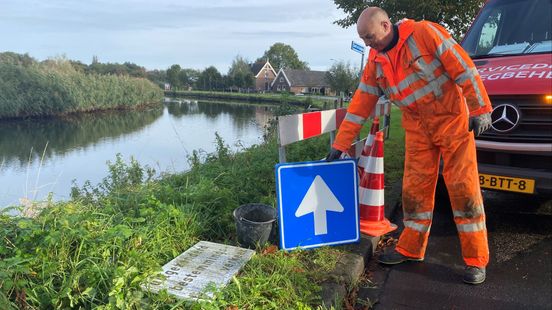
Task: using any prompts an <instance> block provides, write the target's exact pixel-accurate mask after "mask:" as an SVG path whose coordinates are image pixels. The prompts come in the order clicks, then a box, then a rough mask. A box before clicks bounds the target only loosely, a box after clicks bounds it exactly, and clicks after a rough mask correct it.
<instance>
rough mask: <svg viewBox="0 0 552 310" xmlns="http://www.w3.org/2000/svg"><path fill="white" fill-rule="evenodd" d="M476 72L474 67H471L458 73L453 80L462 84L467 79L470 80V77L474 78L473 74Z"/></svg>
mask: <svg viewBox="0 0 552 310" xmlns="http://www.w3.org/2000/svg"><path fill="white" fill-rule="evenodd" d="M476 73H477V69H476V68H471V69H470V70H468V71H465V72H464V73H462V74H460V75H459V76H458V77H457V78H456V80H454V82H455V83H456V84H458V85H462V84H464V82H466V81H467V80H471V79H472V78H475V74H476Z"/></svg>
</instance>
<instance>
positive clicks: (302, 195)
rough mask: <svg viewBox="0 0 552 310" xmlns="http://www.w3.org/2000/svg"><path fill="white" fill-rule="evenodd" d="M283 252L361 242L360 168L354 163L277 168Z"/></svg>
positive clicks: (313, 163) (307, 164) (277, 166)
mask: <svg viewBox="0 0 552 310" xmlns="http://www.w3.org/2000/svg"><path fill="white" fill-rule="evenodd" d="M276 193H277V196H278V212H279V217H278V221H279V226H280V248H281V249H284V250H292V249H295V248H298V247H301V248H314V247H319V246H324V245H337V244H345V243H352V242H357V241H358V240H359V238H360V233H359V220H358V180H357V166H356V161H355V160H353V159H344V160H336V161H331V162H326V161H316V162H303V163H284V164H278V165H276Z"/></svg>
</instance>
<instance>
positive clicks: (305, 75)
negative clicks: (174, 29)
mask: <svg viewBox="0 0 552 310" xmlns="http://www.w3.org/2000/svg"><path fill="white" fill-rule="evenodd" d="M326 72H327V71H310V70H294V69H284V70H283V73H284V75H285V77H286V79H287V80H288V82H289V84H290V86H304V87H319V86H330V84H329V83H328V81H326Z"/></svg>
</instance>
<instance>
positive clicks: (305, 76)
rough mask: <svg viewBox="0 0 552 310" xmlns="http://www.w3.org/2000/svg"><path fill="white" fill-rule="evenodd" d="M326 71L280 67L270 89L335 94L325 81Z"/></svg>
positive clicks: (299, 92) (298, 92) (300, 92)
mask: <svg viewBox="0 0 552 310" xmlns="http://www.w3.org/2000/svg"><path fill="white" fill-rule="evenodd" d="M326 73H327V71H311V70H295V69H280V71H278V74H277V75H276V78H275V79H274V82H272V85H271V89H272V91H287V92H292V93H294V94H296V95H297V94H319V95H325V96H335V91H333V90H332V89H331V88H330V84H329V83H328V82H327V81H326Z"/></svg>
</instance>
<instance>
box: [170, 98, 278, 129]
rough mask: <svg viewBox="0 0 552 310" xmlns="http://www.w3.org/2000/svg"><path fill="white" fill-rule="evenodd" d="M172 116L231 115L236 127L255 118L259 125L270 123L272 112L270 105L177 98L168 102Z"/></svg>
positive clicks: (216, 116) (242, 126) (249, 122)
mask: <svg viewBox="0 0 552 310" xmlns="http://www.w3.org/2000/svg"><path fill="white" fill-rule="evenodd" d="M165 104H166V105H167V109H168V111H169V113H170V114H171V115H172V116H175V117H177V118H181V117H183V116H186V115H194V114H202V115H205V116H206V117H207V118H209V119H215V118H219V117H221V116H225V115H227V116H231V117H232V121H233V124H234V126H235V127H237V128H244V127H247V126H249V125H250V124H251V121H252V120H254V121H255V122H256V123H257V124H258V125H260V126H264V125H266V124H267V123H268V121H269V119H270V117H271V115H272V112H271V107H269V106H252V105H248V104H243V103H229V102H212V101H196V100H186V99H184V100H182V99H180V100H175V101H171V102H166V103H165Z"/></svg>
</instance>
